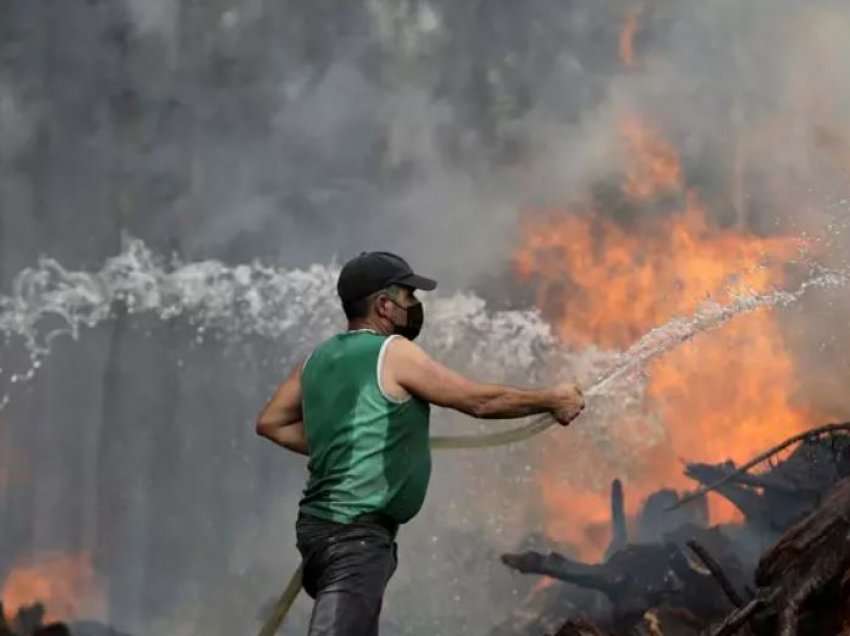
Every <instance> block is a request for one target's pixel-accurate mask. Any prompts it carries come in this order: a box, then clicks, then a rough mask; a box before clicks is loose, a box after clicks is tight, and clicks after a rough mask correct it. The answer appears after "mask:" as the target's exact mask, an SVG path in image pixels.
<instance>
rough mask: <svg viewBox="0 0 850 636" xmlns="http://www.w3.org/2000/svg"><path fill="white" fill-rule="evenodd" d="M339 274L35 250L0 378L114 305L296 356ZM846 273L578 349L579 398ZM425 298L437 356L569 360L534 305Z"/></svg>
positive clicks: (832, 284)
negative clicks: (93, 266)
mask: <svg viewBox="0 0 850 636" xmlns="http://www.w3.org/2000/svg"><path fill="white" fill-rule="evenodd" d="M338 273H339V268H338V267H337V266H336V265H335V264H331V265H312V266H311V267H309V268H307V269H304V270H299V269H296V270H284V269H278V268H273V267H269V266H265V265H262V264H261V263H257V262H254V263H251V264H241V265H235V266H229V265H226V264H224V263H222V262H220V261H215V260H208V261H200V262H192V263H183V262H181V260H180V259H179V258H178V257H177V256H172V257H171V258H170V259H166V258H163V257H161V256H159V255H157V254H155V253H153V252H152V251H151V250H150V249H149V248H148V247H147V246H146V245H145V244H144V243H143V242H142V241H140V240H138V239H133V238H129V237H128V238H125V240H124V247H123V250H122V252H121V253H120V254H118V255H117V256H115V257H112V258H110V259H108V260H107V261H106V263H105V264H104V266H103V267H102V268H101V269H100V270H99V271H96V272H84V271H69V270H67V269H66V268H64V267H63V266H62V265H61V264H60V263H59V262H57V261H56V260H54V259H51V258H46V257H42V258H41V259H40V260H39V262H38V265H37V266H36V267H33V268H27V269H25V270H23V271H22V272H20V273H19V274H18V275H17V276H16V278H15V280H14V283H13V289H12V294H11V295H9V296H0V333H1V334H3V336H4V338H5V340H6V341H7V343H8V342H9V341H11V340H13V339H18V340H20V341H21V342H23V343H24V346H25V349H26V351H27V354H28V356H29V360H30V364H29V367H28V368H27V369H26V370H25V371H23V372H20V371H19V372H13V373H12V372H7V371H5V370H4V369H0V379H2V377H3V375H4V374H6V375H8V378H9V379H8V382H9V383H10V384H17V383H20V382H25V381H27V380H29V379H31V378H32V377H34V375H35V373H36V372H37V370H38V368H39V367H40V365H41V362H42V359H43V358H44V357H45V356H46V355H48V354H49V352H50V346H51V342H52V341H53V340H55V339H56V338H57V337H59V336H63V335H67V336H70V337H71V338H73V339H77V338H79V336H80V332H81V329H82V328H83V327H89V328H92V327H95V326H96V325H98V324H99V323H101V322H103V321H105V320H108V319H110V318H112V317H114V315H115V310H116V307H118V306H123V307H125V308H126V311H127V312H128V313H130V314H134V313H142V312H145V313H154V314H155V315H157V316H158V317H159V318H160V319H161V320H168V319H171V318H174V317H177V316H180V317H183V318H184V319H185V320H187V321H188V322H189V323H190V324H192V325H194V326H195V329H196V340H197V341H198V342H200V341H202V340H203V339H204V338H206V337H213V338H218V339H221V340H223V341H233V340H236V339H239V338H244V337H248V336H259V337H262V338H268V339H274V340H283V341H284V342H285V343H286V344H287V350H288V351H289V352H290V357H291V358H294V357H296V356H297V355H299V354H303V353H305V352H306V351H307V350H309V347H310V346H311V345H312V344H315V343H316V342H318V341H321V340H322V339H323V338H325V337H327V336H329V335H330V334H332V333H333V332H334V331H336V330H338V329H339V328H340V327H341V326H342V324H341V318H340V311H339V306H338V300H337V298H336V293H335V284H336V277H337V275H338ZM848 280H850V275H849V274H848V272H847V271H835V270H825V269H823V268H814V269H813V270H812V272H811V273H810V276H809V278H808V279H807V280H805V281H804V282H803V283H802V284H800V286H799V287H798V288H797V289H795V290H790V291H788V290H775V291H770V292H766V293H754V292H750V293H738V294H736V295H734V296H733V300H732V301H731V302H730V303H728V304H720V303H717V302H706V303H704V304H703V305H701V306H700V307H699V308H698V310H697V311H696V312H695V313H694V314H693V315H692V316H688V317H677V318H673V319H672V320H670V321H668V322H667V323H666V324H664V325H662V326H660V327H657V328H655V329H653V330H651V331H650V332H648V333H647V334H646V335H644V336H643V337H642V338H640V339H639V340H638V341H637V342H636V343H635V344H634V345H633V346H632V347H630V348H629V349H628V350H627V351H625V352H622V353H613V354H612V353H605V352H592V351H588V352H582V353H583V359H584V362H585V363H586V364H585V365H584V366H585V367H586V369H585V371H584V372H583V375H585V376H586V378H583V381H584V384H585V386H587V387H589V388H588V389H587V390H586V394H587V395H588V396H589V397H598V396H602V395H606V394H610V393H612V392H614V391H622V390H623V389H624V386H625V385H627V384H630V385H632V386H634V385H635V380H636V377H637V375H638V374H639V373H640V371H641V370H642V369H643V368H644V367H645V366H646V364H647V363H648V362H649V361H651V360H652V359H654V358H656V357H658V356H660V355H663V354H664V353H666V352H669V351H670V350H672V349H674V348H675V347H677V346H678V345H680V344H681V343H683V342H686V341H688V340H690V339H691V338H693V337H694V336H696V335H697V334H699V333H702V332H705V331H708V330H711V329H716V328H718V327H720V326H722V325H723V324H725V323H726V322H728V321H729V320H731V319H732V318H734V317H735V316H738V315H740V314H744V313H748V312H751V311H754V310H756V309H759V308H764V307H777V306H779V307H785V306H788V305H791V304H793V303H795V302H796V301H798V300H799V299H800V298H801V297H802V296H803V295H804V294H806V292H807V291H809V290H810V289H813V288H821V289H823V288H837V287H842V286H845V285H847V283H848ZM429 304H430V307H429V311H430V312H431V313H432V315H433V316H434V319H433V320H431V321H430V323H431V325H432V327H431V329H430V331H429V333H428V334H427V336H426V344H427V345H428V346H429V348H430V349H432V350H433V351H434V353H435V354H436V355H437V356H438V357H443V358H446V357H451V352H452V350H453V349H455V348H456V347H457V344H458V343H459V342H466V343H470V342H471V343H475V344H473V345H472V347H473V348H472V349H471V351H470V350H469V349H467V350H466V353H465V357H466V358H467V363H468V365H470V366H472V367H474V368H476V369H478V370H482V367H485V368H484V369H483V371H484V372H485V373H486V372H488V371H490V372H492V371H493V370H495V369H505V368H510V369H513V370H514V371H516V372H522V373H523V374H524V375H525V376H526V377H529V376H530V377H532V378H533V377H534V375H535V374H534V373H533V371H534V370H535V369H539V368H541V367H543V366H547V365H548V366H550V367H551V366H552V363H553V360H554V361H556V364H557V358H558V356H559V355H560V356H562V357H565V358H566V357H569V356H570V353H569V352H568V351H565V350H564V349H563V348H562V347H559V346H558V344H557V342H556V340H555V338H554V337H553V335H552V334H551V331H550V330H549V328H548V326H547V325H546V323H545V322H544V321H543V320H542V318H541V317H540V316H539V314H538V313H537V312H535V311H502V312H489V311H488V310H487V308H486V303H485V302H484V301H483V300H482V299H480V298H478V297H476V296H475V295H472V294H457V295H455V296H452V297H448V298H446V297H443V298H440V297H438V298H436V299H434V300H433V302H432V303H429ZM572 357H573V358H574V359H575V355H573V356H572ZM588 361H590V362H589V364H587V362H588ZM561 362H563V359H562V360H561ZM9 399H10V396H9V393H6V394H5V395H4V396H3V397H2V398H0V408H2V407H3V406H5V405H6V404H7V403H8V401H9ZM549 424H550V420H549V419H545V418H541V419H540V420H534V421H532V422H531V423H529V424H527V425H525V426H523V427H521V428H518V429H514V430H510V431H502V432H500V433H495V434H491V435H489V436H485V437H481V436H470V437H459V438H457V437H456V438H439V437H438V438H435V440H434V441H435V445H436V446H438V447H455V448H463V447H472V446H487V445H497V444H503V443H508V442H511V441H519V440H521V439H525V438H527V437H530V436H531V435H534V434H536V433H539V432H540V431H541V430H543V429H545V428H546V427H547V426H548V425H549Z"/></svg>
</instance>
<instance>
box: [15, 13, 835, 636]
mask: <svg viewBox="0 0 850 636" xmlns="http://www.w3.org/2000/svg"><path fill="white" fill-rule="evenodd" d="M638 6H641V7H642V11H641V13H640V18H639V21H638V23H639V28H638V30H637V33H636V36H635V41H634V46H635V57H636V60H635V64H634V65H633V66H632V67H626V66H625V65H624V64H623V62H622V61H621V59H620V57H619V54H618V48H619V37H620V33H621V31H622V28H623V24H624V21H625V19H626V16H627V15H629V13H630V12H632V11H634V10H636V9H637V8H638ZM849 28H850V8H848V6H847V3H846V2H844V1H843V0H812V1H810V2H806V3H800V2H798V1H796V0H750V1H749V2H746V3H741V2H739V1H734V0H724V1H720V2H711V3H705V2H700V1H699V0H663V1H660V2H653V3H643V4H640V3H638V2H631V1H627V0H618V1H617V2H607V3H598V2H597V3H579V2H563V1H557V0H530V1H527V2H522V3H520V2H515V1H510V0H498V1H496V2H492V1H490V2H483V1H473V2H450V1H449V0H430V1H426V0H403V1H396V2H391V1H389V0H366V1H365V2H349V1H346V2H344V1H341V0H340V1H336V2H334V1H330V2H309V3H304V2H293V1H289V0H280V1H277V2H271V1H268V0H242V1H241V2H235V1H234V0H209V1H207V2H203V3H201V2H179V1H178V0H123V2H121V1H117V0H115V1H110V0H63V1H62V2H56V1H55V0H3V1H2V2H0V291H2V292H5V290H7V289H8V287H9V286H10V285H11V284H12V281H13V280H14V278H15V276H16V274H17V273H18V272H20V271H21V270H22V269H23V268H24V267H27V266H30V265H32V264H33V262H34V260H35V258H36V255H37V254H47V255H50V256H51V257H54V258H56V259H57V260H58V261H59V262H61V263H62V264H63V265H64V266H65V267H67V268H69V269H85V270H89V271H92V270H97V269H98V268H99V267H100V266H101V265H102V263H103V262H104V261H105V260H106V259H107V258H108V257H111V256H114V255H115V254H118V253H119V252H120V251H121V237H122V235H123V234H124V233H125V232H129V233H130V234H131V235H133V236H136V237H139V238H140V239H142V240H143V241H144V242H145V244H146V245H148V246H150V247H151V248H152V249H153V250H155V251H156V252H158V253H160V254H169V253H172V252H174V253H178V254H179V255H180V257H181V259H182V260H183V262H187V261H192V260H197V259H208V258H216V259H221V260H223V261H224V262H227V263H231V264H236V263H242V262H252V261H254V260H255V259H258V260H259V261H261V262H263V263H266V264H269V265H274V266H283V267H302V268H303V267H307V266H309V265H311V264H314V263H322V264H325V263H331V262H333V261H334V259H336V260H337V262H338V261H340V260H344V259H345V258H347V257H349V256H351V255H353V254H356V253H357V252H359V251H361V250H364V249H390V250H394V251H399V252H401V253H403V254H405V255H406V256H408V257H409V259H410V260H411V261H412V262H413V264H414V266H415V267H417V269H420V270H422V271H423V272H430V273H433V274H434V275H435V276H437V277H438V278H440V280H441V283H442V288H443V289H448V290H454V289H474V290H476V291H477V292H478V293H479V295H481V296H482V297H484V298H486V299H487V300H488V301H489V302H490V304H491V306H495V307H498V308H506V307H507V308H511V307H520V308H524V307H526V306H528V305H529V304H530V302H531V298H532V297H533V295H532V293H531V292H530V290H529V289H527V288H524V287H523V286H522V285H520V284H519V283H517V282H516V281H515V280H514V279H513V278H512V277H511V275H510V271H511V263H510V254H511V251H512V249H513V247H514V246H515V244H516V240H517V239H516V237H517V236H518V234H519V220H520V218H521V215H522V212H523V210H525V209H527V208H545V207H547V206H558V207H564V206H568V205H569V204H570V203H572V202H574V201H579V202H582V201H587V200H588V199H592V200H593V201H594V202H595V203H596V204H597V205H596V207H597V208H598V209H599V210H600V214H606V215H609V216H611V217H612V218H615V219H616V220H618V221H620V222H623V223H629V222H631V221H633V220H634V219H635V218H640V216H641V215H648V214H668V213H675V211H674V210H671V209H669V208H667V209H657V208H655V207H650V208H648V209H634V208H629V207H625V208H624V207H623V206H622V205H621V203H622V202H618V200H617V199H616V197H611V196H610V193H609V190H608V189H607V185H609V184H610V183H612V182H616V181H617V180H618V179H619V178H620V177H621V176H622V172H623V170H624V165H625V161H626V156H625V153H624V149H623V144H622V140H621V138H620V137H619V133H618V122H619V121H620V119H621V118H622V117H623V116H624V115H627V114H638V115H639V116H641V117H642V118H643V119H644V120H646V121H649V122H651V123H652V125H653V126H654V127H656V128H657V129H658V130H659V131H661V133H662V134H663V136H664V137H665V138H667V139H668V140H669V141H670V142H671V144H672V145H673V146H674V147H675V148H677V150H678V151H679V152H681V154H682V161H683V168H684V171H685V176H686V180H687V182H688V183H689V184H690V185H691V186H692V187H693V188H695V189H696V190H698V192H699V193H700V195H701V197H702V198H703V200H705V201H706V202H707V204H708V207H709V209H710V210H711V211H712V214H713V215H714V217H713V221H714V222H716V223H717V224H720V225H724V226H736V227H742V228H749V229H751V230H754V231H756V232H758V233H761V234H772V233H779V232H783V233H789V232H790V233H794V234H802V233H806V234H807V235H808V236H810V237H813V242H814V248H813V251H815V252H817V256H818V258H819V259H821V260H823V261H824V262H826V263H827V264H829V265H832V266H846V265H847V262H846V261H847V257H846V254H847V253H848V252H847V249H846V248H847V247H848V246H850V240H848V228H847V220H848V204H847V198H848V197H850V193H848V192H847V189H848V188H847V174H848V171H850V116H849V115H850V79H848V78H850V74H848V73H847V62H846V60H848V59H850V41H848V39H847V38H846V33H847V32H848V29H849ZM601 291H602V292H604V290H601ZM664 291H665V290H659V293H664ZM117 313H118V314H119V315H118V316H117V317H116V318H115V319H114V320H112V321H110V322H107V323H105V324H102V325H100V326H98V327H97V328H95V329H92V330H90V331H87V332H85V333H84V334H83V335H82V336H81V337H80V338H79V339H78V340H76V341H74V340H70V339H58V340H57V341H56V342H55V343H54V347H53V351H52V354H51V356H50V357H49V358H47V359H46V361H45V364H44V367H43V368H42V369H41V371H40V372H39V373H38V374H37V375H36V376H35V379H34V380H33V382H32V383H31V384H28V385H26V386H25V387H24V388H23V389H21V390H20V391H18V392H17V393H16V394H15V396H14V399H13V401H12V402H11V404H10V405H9V407H8V408H7V409H6V410H5V411H4V412H2V413H0V462H2V463H0V468H2V469H3V470H0V520H2V521H0V579H2V578H3V576H4V575H5V574H6V573H7V572H8V571H9V570H10V569H11V568H12V567H13V566H14V565H15V564H17V563H20V562H26V561H27V559H29V558H30V557H32V556H33V555H36V554H40V553H43V552H45V551H61V552H80V551H84V552H89V553H91V555H92V557H93V560H94V564H95V567H96V570H97V572H98V573H99V575H100V576H101V577H102V578H103V580H104V588H105V593H106V597H107V598H106V600H107V608H106V611H105V615H104V616H99V617H94V618H99V619H103V620H105V621H107V622H109V623H111V624H113V625H114V626H116V627H117V628H120V629H124V630H127V631H131V632H132V633H134V634H136V635H137V636H142V635H145V634H174V635H176V636H179V635H182V634H187V635H188V634H201V633H203V634H225V633H228V634H229V633H245V632H250V631H251V630H253V629H255V627H256V626H257V625H258V612H259V608H260V606H262V605H263V604H264V603H266V602H267V601H269V600H270V599H271V598H272V597H273V596H274V595H275V594H276V593H277V592H278V590H279V588H281V586H282V585H283V584H284V582H285V579H286V577H287V576H288V574H289V571H290V570H291V569H292V568H293V567H294V566H295V564H296V553H295V551H294V536H293V534H294V533H293V528H292V524H293V520H294V514H295V510H296V503H297V499H298V496H299V492H300V489H301V487H302V484H303V479H304V465H303V462H302V461H301V460H299V459H297V458H294V457H290V456H289V455H287V454H285V453H283V451H279V450H277V449H275V448H273V447H271V446H270V445H268V444H267V443H264V442H261V441H260V440H258V439H257V438H256V437H255V436H254V434H253V429H252V421H253V418H254V416H255V415H256V412H257V411H258V409H259V408H260V407H261V405H262V403H263V401H264V400H265V399H266V398H267V397H268V395H269V393H270V391H271V390H272V388H273V387H274V385H275V384H276V383H277V382H278V381H279V380H280V378H281V377H282V376H283V375H284V374H285V373H286V371H287V370H288V369H287V365H288V364H289V361H290V360H291V358H292V357H293V355H294V354H295V353H296V352H295V350H294V349H295V348H293V347H290V346H288V344H287V343H286V342H270V341H269V340H268V339H267V338H263V337H261V336H257V335H256V334H252V335H248V336H246V337H244V338H242V339H239V340H236V341H228V342H221V341H218V340H217V339H216V338H215V337H211V338H206V339H204V340H202V341H197V339H196V336H197V332H196V330H195V328H194V327H193V326H191V325H189V324H187V323H186V322H185V321H183V320H181V319H180V318H174V319H169V320H164V321H163V320H160V319H159V318H158V317H156V316H150V315H138V316H135V315H129V314H126V313H122V311H121V310H120V308H118V309H117ZM848 317H850V307H849V306H848V303H847V301H846V299H842V298H838V299H836V297H835V295H834V294H832V295H830V294H827V293H826V292H824V294H823V295H822V297H816V298H815V299H814V300H812V301H807V302H806V303H805V304H804V305H802V306H801V308H800V309H799V310H796V309H795V310H794V311H793V312H788V314H787V315H783V321H784V322H785V323H787V332H788V334H787V335H788V339H789V342H791V343H792V345H793V346H794V348H795V351H796V352H797V355H798V358H799V360H800V361H802V362H803V363H804V364H805V367H806V368H807V369H810V370H811V373H810V374H809V375H808V376H807V377H808V378H809V380H808V381H807V383H805V384H804V385H803V386H801V387H800V389H799V391H800V395H799V396H797V398H798V399H799V400H800V401H801V402H807V403H814V404H817V405H821V406H822V407H823V410H824V412H825V414H830V415H831V414H838V413H840V412H842V410H843V412H845V413H846V412H847V404H846V400H844V399H843V398H842V397H841V396H842V395H843V390H842V387H843V386H846V381H847V379H848V378H850V368H848V363H847V355H846V350H847V349H846V347H847V344H848V343H847V341H846V336H843V335H841V334H842V333H846V331H847V330H846V325H847V321H848ZM839 327H840V328H841V329H842V330H843V331H839ZM825 334H826V335H825ZM833 334H837V335H833ZM473 346H474V345H469V344H465V343H464V344H458V345H457V347H456V349H455V351H454V354H453V355H449V356H447V360H448V361H450V362H452V363H454V364H457V365H458V366H459V367H461V368H462V369H464V370H465V371H467V372H469V373H472V374H475V375H477V376H478V377H481V378H482V379H498V380H513V381H518V382H524V383H528V382H543V381H550V380H552V379H553V377H554V373H548V372H549V371H550V370H549V369H541V370H540V372H539V375H538V376H536V377H532V378H529V377H528V376H524V377H515V376H512V375H511V372H512V370H511V369H502V370H498V369H493V368H488V367H486V365H485V364H484V363H482V364H481V365H479V364H478V363H475V362H471V361H474V360H481V359H483V358H486V355H487V352H486V351H483V352H482V351H476V356H475V357H473V356H470V355H468V354H469V351H470V350H471V349H468V348H467V347H473ZM299 352H300V351H299ZM0 355H2V358H1V359H0V361H2V364H0V366H2V367H3V368H7V369H8V368H15V367H16V366H19V367H26V365H27V360H26V358H25V356H24V353H23V352H22V351H21V350H20V347H17V346H16V345H15V343H14V342H12V343H10V344H9V345H8V346H7V347H6V348H4V349H3V350H2V353H0ZM437 424H438V425H439V426H441V427H444V428H449V427H453V426H457V427H461V426H464V425H466V426H468V423H466V424H464V423H463V420H462V419H461V418H453V417H451V416H449V415H440V417H439V419H438V422H437ZM534 444H540V445H545V442H541V441H537V442H532V445H531V446H530V448H507V449H497V450H494V451H486V452H484V453H483V454H479V453H476V452H464V453H462V454H458V455H454V454H452V455H447V456H438V457H435V479H434V483H433V488H432V491H431V493H430V495H429V500H428V502H427V504H426V508H425V510H424V511H423V513H422V515H421V516H420V517H419V518H417V520H416V521H415V522H414V523H413V524H411V527H410V528H408V529H407V531H406V532H405V533H403V534H402V536H401V539H400V543H401V546H400V554H401V566H400V569H399V572H398V573H397V575H396V577H395V578H394V579H393V582H392V584H391V586H390V591H389V595H388V599H387V605H386V610H385V613H384V617H385V618H384V622H385V630H384V631H385V633H386V634H389V635H390V636H392V635H393V634H419V633H422V634H425V633H427V634H451V635H455V634H463V633H475V634H481V633H486V632H487V631H488V630H489V629H490V628H491V627H492V626H493V625H496V624H498V623H500V622H501V621H502V620H503V619H504V618H505V616H506V615H507V614H509V612H510V610H511V607H512V604H513V602H514V601H515V600H519V599H522V598H523V597H524V595H525V593H526V592H527V590H528V589H529V587H530V586H531V585H532V584H533V581H527V580H524V579H519V578H514V577H513V576H512V575H511V574H510V573H508V572H506V571H505V569H504V568H503V567H502V566H501V565H500V564H499V563H498V562H497V559H496V558H495V555H496V554H497V553H498V552H500V551H502V550H505V549H509V548H512V547H514V546H515V545H516V543H517V542H518V541H520V540H521V539H522V538H523V537H524V536H525V535H526V533H528V532H532V531H535V530H538V529H540V528H542V522H541V519H540V518H539V511H538V508H537V506H535V505H534V502H533V501H530V500H532V499H533V482H532V480H531V477H530V475H531V472H532V466H531V464H532V463H533V458H534V456H535V453H536V452H537V450H536V449H539V447H535V446H534ZM467 467H469V468H467ZM308 612H309V604H308V603H306V602H305V601H304V599H302V600H301V601H299V603H298V604H297V605H296V608H295V611H294V614H293V616H292V617H291V625H290V626H291V628H292V630H293V633H299V632H298V630H299V629H300V630H302V631H303V626H304V624H305V621H306V617H307V615H308Z"/></svg>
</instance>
